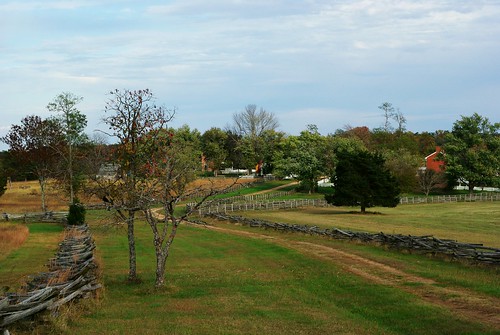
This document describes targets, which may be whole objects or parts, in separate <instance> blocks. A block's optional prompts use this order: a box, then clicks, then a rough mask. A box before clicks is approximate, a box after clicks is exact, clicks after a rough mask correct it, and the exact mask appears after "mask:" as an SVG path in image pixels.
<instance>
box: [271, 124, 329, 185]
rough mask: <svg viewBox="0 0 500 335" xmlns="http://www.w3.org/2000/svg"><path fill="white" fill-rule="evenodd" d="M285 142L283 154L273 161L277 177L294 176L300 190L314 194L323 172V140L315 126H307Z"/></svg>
mask: <svg viewBox="0 0 500 335" xmlns="http://www.w3.org/2000/svg"><path fill="white" fill-rule="evenodd" d="M285 142H286V143H285V144H284V153H282V155H281V156H277V157H276V160H275V166H276V171H277V174H278V176H288V175H294V176H295V177H296V178H297V179H298V180H299V181H300V186H301V188H302V189H304V190H306V191H308V192H309V193H312V192H314V191H315V190H316V188H317V183H318V179H319V177H320V176H322V175H323V174H324V172H325V166H324V160H323V155H324V153H325V151H324V149H325V138H324V137H323V136H321V134H320V133H319V132H318V127H317V126H316V125H308V126H307V130H303V131H302V132H301V133H300V135H299V136H290V137H288V138H287V139H286V140H285Z"/></svg>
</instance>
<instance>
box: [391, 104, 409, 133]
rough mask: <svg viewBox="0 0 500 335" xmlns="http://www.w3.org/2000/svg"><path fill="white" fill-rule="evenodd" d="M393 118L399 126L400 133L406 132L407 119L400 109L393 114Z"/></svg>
mask: <svg viewBox="0 0 500 335" xmlns="http://www.w3.org/2000/svg"><path fill="white" fill-rule="evenodd" d="M392 118H393V120H394V121H396V123H397V124H398V129H397V130H398V132H400V133H402V132H403V131H405V130H406V117H405V116H404V115H403V113H402V112H401V111H400V110H399V108H396V111H395V112H394V113H393V114H392Z"/></svg>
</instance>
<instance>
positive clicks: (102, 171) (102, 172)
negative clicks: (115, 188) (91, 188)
mask: <svg viewBox="0 0 500 335" xmlns="http://www.w3.org/2000/svg"><path fill="white" fill-rule="evenodd" d="M119 168H120V166H119V165H118V164H113V163H109V164H102V165H101V166H100V168H99V172H97V176H96V177H97V178H98V179H100V178H102V179H115V178H116V177H117V176H118V170H119Z"/></svg>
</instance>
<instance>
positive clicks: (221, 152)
mask: <svg viewBox="0 0 500 335" xmlns="http://www.w3.org/2000/svg"><path fill="white" fill-rule="evenodd" d="M226 141H227V133H226V132H224V131H223V130H222V129H220V128H216V127H212V128H210V129H209V130H207V131H205V132H204V133H203V135H202V136H201V147H202V151H203V155H204V157H205V159H206V161H207V162H208V164H209V165H210V167H211V168H212V169H213V171H214V174H215V176H217V173H218V172H219V171H220V170H221V168H222V166H223V165H224V162H225V161H226V159H227V157H228V153H227V150H226V147H225V144H226Z"/></svg>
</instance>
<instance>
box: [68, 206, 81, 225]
mask: <svg viewBox="0 0 500 335" xmlns="http://www.w3.org/2000/svg"><path fill="white" fill-rule="evenodd" d="M84 223H85V207H83V205H82V204H81V203H80V202H79V201H78V200H77V199H75V201H74V202H73V203H72V204H71V205H70V206H69V213H68V224H69V225H75V226H77V225H82V224H84Z"/></svg>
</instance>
